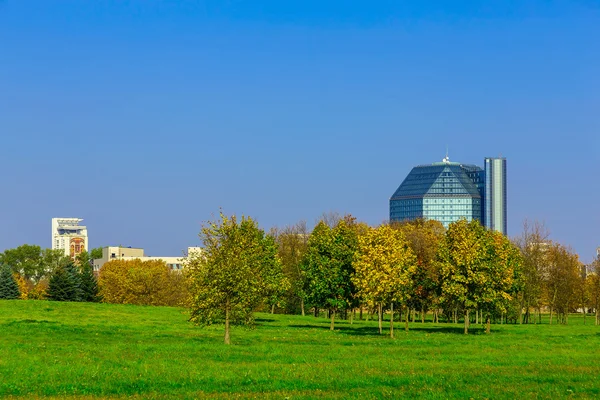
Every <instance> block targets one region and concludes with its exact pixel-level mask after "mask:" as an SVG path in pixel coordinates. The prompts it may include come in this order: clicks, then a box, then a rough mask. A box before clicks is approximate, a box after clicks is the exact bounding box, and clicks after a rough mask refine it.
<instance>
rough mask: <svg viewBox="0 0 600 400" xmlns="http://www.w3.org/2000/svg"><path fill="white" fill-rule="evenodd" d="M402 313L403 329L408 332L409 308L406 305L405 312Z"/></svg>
mask: <svg viewBox="0 0 600 400" xmlns="http://www.w3.org/2000/svg"><path fill="white" fill-rule="evenodd" d="M404 314H405V315H404V330H405V331H406V332H408V314H410V309H409V308H408V307H406V312H405V313H404Z"/></svg>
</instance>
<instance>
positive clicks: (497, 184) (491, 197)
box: [483, 157, 507, 235]
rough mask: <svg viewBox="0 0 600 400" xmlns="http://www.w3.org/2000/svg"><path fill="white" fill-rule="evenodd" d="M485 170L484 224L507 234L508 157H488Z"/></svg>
mask: <svg viewBox="0 0 600 400" xmlns="http://www.w3.org/2000/svg"><path fill="white" fill-rule="evenodd" d="M484 170H485V193H484V219H483V225H484V226H485V227H487V228H488V229H492V230H495V231H499V232H502V233H503V234H505V235H506V232H507V229H506V225H507V224H506V220H507V219H506V158H504V157H502V158H490V157H486V158H485V161H484Z"/></svg>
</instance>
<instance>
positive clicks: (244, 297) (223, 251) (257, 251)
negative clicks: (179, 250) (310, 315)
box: [186, 212, 287, 344]
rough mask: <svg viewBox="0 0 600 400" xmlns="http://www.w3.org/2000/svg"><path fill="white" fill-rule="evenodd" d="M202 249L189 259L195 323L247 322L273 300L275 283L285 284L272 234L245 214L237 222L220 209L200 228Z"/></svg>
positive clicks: (192, 308)
mask: <svg viewBox="0 0 600 400" xmlns="http://www.w3.org/2000/svg"><path fill="white" fill-rule="evenodd" d="M200 237H201V238H202V241H203V243H204V251H203V252H202V253H201V254H199V255H196V256H195V257H192V258H191V259H190V260H188V265H187V266H186V267H187V271H186V272H187V274H188V276H189V277H190V281H191V295H192V299H191V308H190V314H191V316H190V320H191V321H192V322H194V323H196V324H200V325H211V324H213V323H216V322H221V321H223V322H225V338H224V341H225V343H226V344H229V343H230V335H229V324H230V322H231V323H234V324H235V323H243V324H246V325H252V324H253V322H254V318H253V312H254V310H255V309H256V307H258V306H259V305H260V304H261V303H262V302H263V301H265V300H269V301H273V297H274V296H276V295H277V291H276V290H275V288H276V287H277V286H280V287H287V283H286V282H287V280H286V279H285V277H284V276H283V272H282V269H281V262H280V260H279V258H278V257H277V247H276V245H275V241H274V240H273V238H272V237H270V236H267V235H265V232H264V231H263V230H262V229H260V228H259V227H258V224H257V223H256V222H255V221H254V220H253V219H251V218H249V217H244V216H242V218H241V219H240V220H239V221H238V219H237V218H236V217H235V216H231V217H228V216H225V215H224V214H223V213H222V212H221V213H220V220H219V221H208V222H207V223H206V224H205V225H204V226H203V227H202V231H201V233H200Z"/></svg>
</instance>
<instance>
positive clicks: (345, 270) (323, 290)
mask: <svg viewBox="0 0 600 400" xmlns="http://www.w3.org/2000/svg"><path fill="white" fill-rule="evenodd" d="M357 249H358V231H357V229H356V224H355V221H354V218H352V217H351V216H346V217H344V219H341V220H340V221H339V222H338V223H337V225H336V226H335V227H334V228H333V229H332V228H330V227H329V226H327V224H326V223H325V222H323V221H321V222H319V223H318V224H317V226H316V227H315V229H314V230H313V232H312V233H311V235H310V238H309V240H308V248H307V251H306V255H305V258H304V260H303V262H302V265H303V270H304V273H305V277H306V288H305V290H306V294H307V298H308V300H309V302H310V303H311V304H312V305H314V306H316V307H320V308H326V309H328V310H330V313H331V329H333V328H334V320H335V313H336V312H337V311H338V310H341V309H345V308H348V306H349V305H350V304H351V302H352V301H353V299H354V295H355V289H354V284H353V283H352V280H351V277H352V275H353V273H354V266H353V263H354V257H355V255H356V251H357Z"/></svg>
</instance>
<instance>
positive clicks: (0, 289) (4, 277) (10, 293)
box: [0, 265, 21, 300]
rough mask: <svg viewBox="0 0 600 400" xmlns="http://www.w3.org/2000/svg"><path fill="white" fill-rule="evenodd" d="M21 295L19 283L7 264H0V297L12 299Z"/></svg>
mask: <svg viewBox="0 0 600 400" xmlns="http://www.w3.org/2000/svg"><path fill="white" fill-rule="evenodd" d="M20 297H21V291H20V290H19V285H18V284H17V281H16V280H15V277H14V276H13V273H12V270H11V268H10V267H9V266H8V265H1V266H0V299H5V300H13V299H18V298H20Z"/></svg>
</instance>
